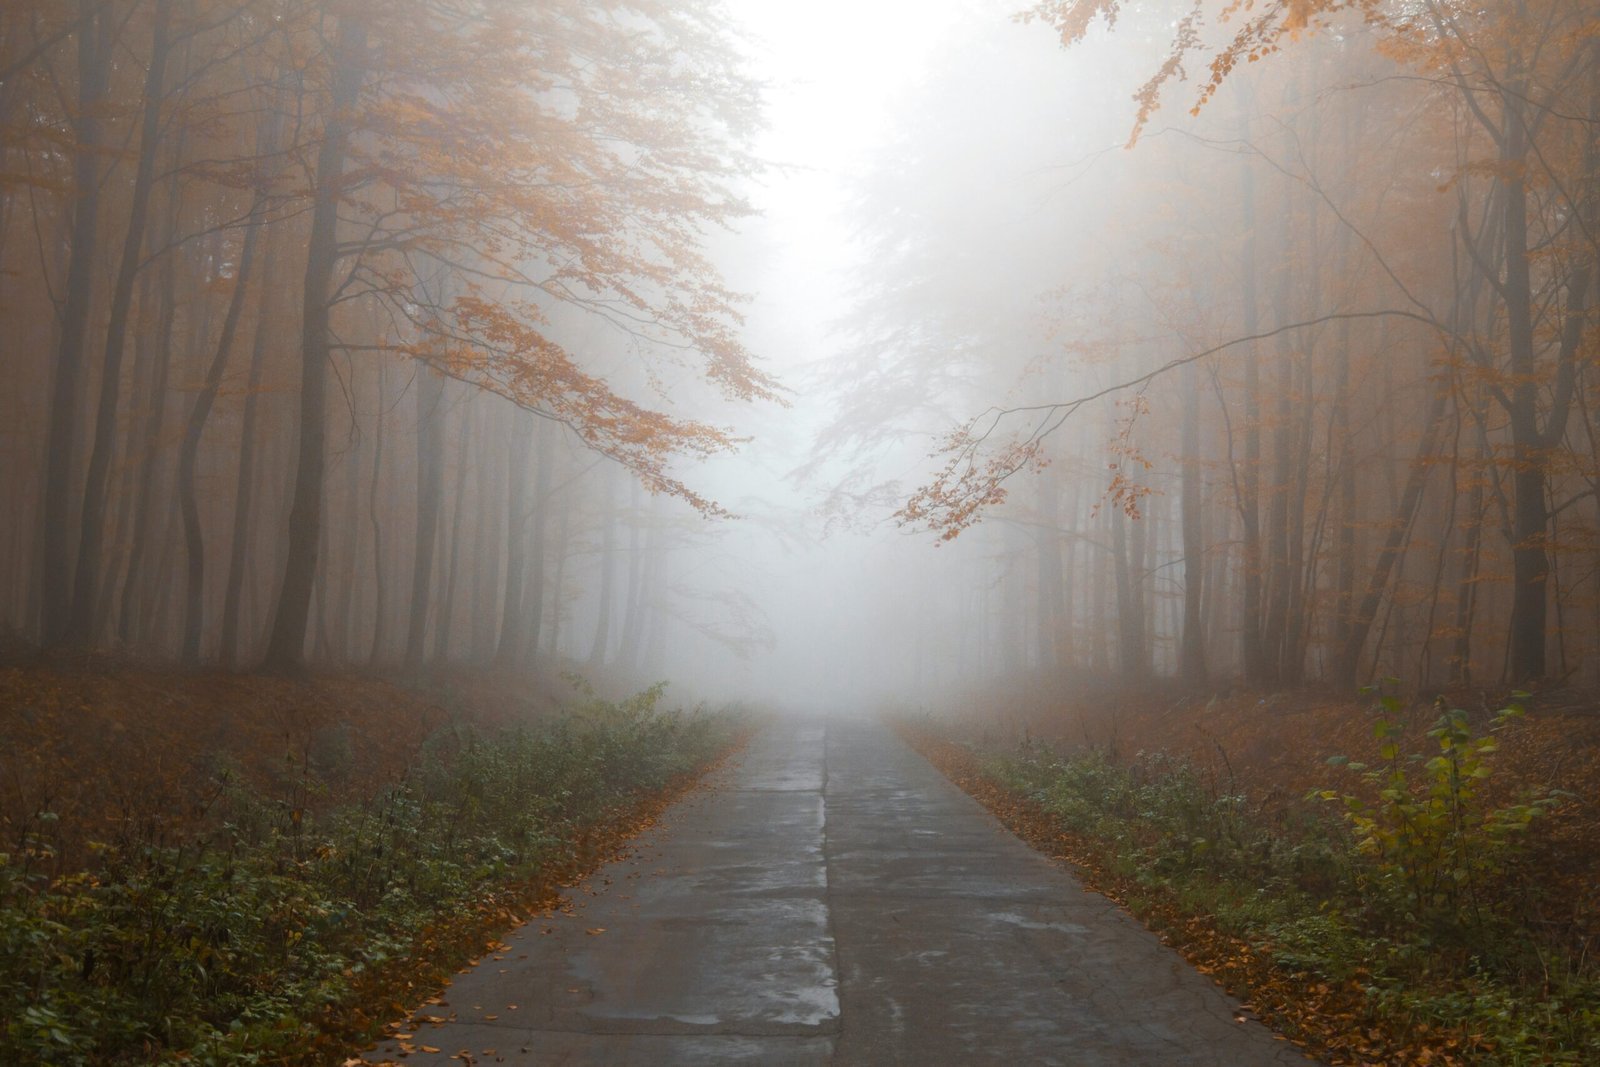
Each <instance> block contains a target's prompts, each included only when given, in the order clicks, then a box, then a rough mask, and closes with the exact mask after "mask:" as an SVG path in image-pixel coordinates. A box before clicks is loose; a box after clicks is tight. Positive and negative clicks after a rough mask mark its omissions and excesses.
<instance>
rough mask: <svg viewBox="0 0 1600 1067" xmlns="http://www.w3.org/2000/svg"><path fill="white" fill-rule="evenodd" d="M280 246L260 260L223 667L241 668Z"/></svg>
mask: <svg viewBox="0 0 1600 1067" xmlns="http://www.w3.org/2000/svg"><path fill="white" fill-rule="evenodd" d="M277 274H278V272H277V247H276V243H275V242H273V241H270V240H269V241H268V242H267V247H266V250H265V251H264V252H263V253H262V258H261V286H260V290H261V297H260V300H259V302H258V306H257V309H256V331H255V339H254V341H253V342H252V345H251V349H250V371H249V377H248V378H247V379H246V381H245V393H244V414H243V416H242V419H241V426H240V429H239V473H238V476H237V478H236V481H235V486H236V488H235V490H234V497H233V525H232V535H231V537H230V540H229V543H228V579H227V586H226V588H224V590H223V594H222V627H221V634H220V637H219V649H218V655H219V656H220V657H221V659H222V663H223V665H224V666H226V667H229V668H233V667H236V666H238V664H239V661H240V659H241V655H240V649H239V612H240V609H241V601H242V599H243V592H244V575H245V556H246V553H247V551H248V549H249V546H250V532H251V529H250V524H251V511H252V508H253V506H254V503H255V480H256V475H255V466H256V420H257V418H258V417H259V408H260V392H261V375H262V371H263V369H264V368H265V366H266V356H267V337H268V333H269V331H270V330H271V329H272V328H273V326H274V325H275V324H274V323H273V322H272V307H273V305H272V298H273V294H274V293H275V292H276V291H277V280H278V278H277Z"/></svg>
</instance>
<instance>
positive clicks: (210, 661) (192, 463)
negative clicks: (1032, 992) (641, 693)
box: [0, 0, 1600, 712]
mask: <svg viewBox="0 0 1600 1067" xmlns="http://www.w3.org/2000/svg"><path fill="white" fill-rule="evenodd" d="M1025 7H1026V5H1024V4H1022V3H1021V2H1020V0H1017V2H1013V3H996V2H991V0H939V2H931V0H921V2H912V0H871V2H856V3H851V4H845V3H842V2H834V0H827V2H818V3H812V4H807V5H780V4H772V3H769V2H766V0H737V2H732V3H729V4H727V5H725V6H720V5H718V4H715V3H712V2H710V0H684V2H681V3H667V4H663V5H660V6H655V5H642V6H632V5H612V4H570V3H564V2H559V3H550V4H538V5H499V4H493V3H481V2H475V0H462V2H459V3H452V4H446V5H435V6H426V5H411V4H409V0H382V2H380V0H372V3H371V5H370V9H369V8H362V7H360V6H359V5H358V6H357V7H356V8H354V9H351V11H350V12H347V13H345V14H344V15H343V16H342V17H341V16H339V15H337V14H336V13H335V12H334V9H333V8H331V7H327V5H323V4H320V3H316V2H309V0H308V2H289V0H228V2H221V3H209V2H208V3H199V2H197V0H196V2H191V0H140V2H138V3H135V2H133V0H103V2H95V0H91V2H87V3H85V4H81V5H78V6H77V7H74V6H72V5H67V4H64V3H61V2H59V0H27V2H25V3H23V4H22V5H21V6H19V7H15V8H11V9H8V12H7V14H5V15H4V16H0V128H3V129H4V131H5V134H4V140H3V141H0V164H3V165H0V341H3V344H4V346H5V353H4V363H3V367H0V382H3V388H0V435H3V436H0V454H3V456H4V457H5V463H4V465H3V466H4V469H3V472H0V489H3V491H4V493H5V496H6V499H7V500H9V501H10V502H11V505H10V506H9V507H8V508H7V509H6V514H5V517H4V519H3V520H0V524H3V525H0V562H3V571H0V612H3V615H0V625H3V626H4V627H5V629H6V631H7V632H8V633H9V634H10V635H12V636H13V637H14V638H15V642H14V643H16V644H17V645H19V646H20V647H25V648H28V649H30V650H31V649H36V648H43V649H44V650H46V651H47V652H50V651H56V650H71V651H82V650H92V651H94V652H96V653H106V654H111V655H115V656H131V657H135V658H138V659H149V660H154V661H158V662H180V663H185V664H189V665H197V666H205V667H223V668H226V669H230V670H256V669H268V670H287V671H291V672H297V671H302V670H305V669H313V670H333V671H338V670H360V671H374V672H378V673H404V674H413V673H417V672H427V671H448V670H452V669H463V670H475V671H490V670H493V671H503V672H510V673H513V674H519V675H522V674H525V675H527V676H529V677H532V678H535V679H538V680H539V681H540V683H541V684H548V685H550V686H552V687H556V686H558V685H559V684H561V683H559V682H558V681H557V679H559V678H561V677H562V676H563V675H566V674H578V675H583V676H586V677H588V678H589V679H590V680H591V681H593V682H594V683H595V684H596V685H598V686H600V687H602V688H604V689H607V690H616V691H622V690H625V689H629V688H637V687H640V686H643V685H646V684H649V683H650V682H653V681H655V680H658V679H666V680H668V681H669V682H670V683H671V686H672V688H671V690H670V692H671V693H672V694H673V695H674V696H675V697H678V698H681V699H683V700H687V701H694V700H701V699H704V700H711V701H723V700H744V701H752V702H758V703H762V704H766V705H770V706H775V707H784V708H794V709H822V710H849V711H859V712H867V711H872V710H875V709H878V708H881V707H884V706H898V707H913V708H916V707H935V706H945V705H951V704H958V703H974V702H977V703H981V704H984V705H985V706H988V705H989V704H990V703H992V704H993V705H994V706H997V707H998V706H999V705H1001V704H1005V703H1018V702H1024V703H1040V704H1048V703H1049V702H1051V701H1054V700H1058V699H1064V698H1065V697H1066V696H1067V695H1068V694H1071V693H1074V692H1083V691H1086V690H1087V689H1090V688H1092V687H1095V686H1101V685H1111V684H1117V685H1145V684H1149V683H1151V682H1155V681H1160V680H1166V679H1178V680H1181V681H1183V682H1185V683H1187V684H1190V685H1196V686H1198V685H1207V684H1229V683H1231V682H1233V681H1236V680H1243V681H1245V682H1247V683H1250V684H1258V685H1296V684H1300V683H1306V682H1311V683H1328V684H1333V685H1339V686H1353V685H1355V684H1360V683H1364V682H1368V681H1370V680H1372V679H1375V678H1379V677H1386V676H1394V677H1400V678H1403V679H1406V680H1408V681H1410V682H1413V683H1416V684H1419V685H1425V686H1442V685H1451V684H1464V683H1468V682H1487V683H1496V682H1502V681H1504V682H1509V683H1514V684H1524V683H1528V682H1532V681H1534V680H1537V679H1546V678H1549V679H1553V678H1572V677H1581V678H1585V679H1591V680H1592V677H1593V675H1594V674H1595V672H1596V670H1597V668H1600V664H1597V663H1596V657H1595V655H1594V651H1595V642H1596V637H1597V630H1600V587H1597V583H1600V540H1597V537H1596V532H1597V520H1600V495H1597V492H1596V489H1595V486H1596V485H1597V484H1600V483H1597V481H1596V479H1597V477H1600V444H1597V441H1600V437H1597V435H1596V430H1597V428H1600V393H1597V391H1596V390H1597V388H1600V379H1597V378H1596V376H1595V369H1594V366H1595V360H1594V349H1593V345H1594V331H1593V322H1592V320H1593V317H1594V313H1593V311H1592V308H1591V305H1592V304H1593V302H1594V293H1593V289H1594V286H1595V284H1596V277H1597V274H1600V271H1597V269H1596V264H1595V258H1596V254H1597V251H1600V243H1597V241H1596V238H1595V233H1596V232H1597V230H1596V226H1597V225H1600V213H1597V212H1600V188H1597V187H1596V184H1595V183H1596V179H1595V172H1596V171H1595V166H1594V162H1595V160H1596V159H1597V158H1600V143H1597V128H1600V122H1597V120H1600V61H1597V58H1596V52H1595V50H1594V49H1593V47H1592V46H1591V45H1590V44H1587V43H1585V42H1586V40H1587V38H1585V37H1583V35H1582V34H1580V33H1578V32H1577V29H1578V27H1579V25H1580V23H1581V20H1582V18H1583V17H1584V11H1583V8H1582V5H1580V4H1577V3H1575V2H1572V0H1554V2H1550V3H1545V4H1542V5H1535V7H1537V8H1538V11H1536V12H1535V11H1525V10H1523V9H1520V8H1519V9H1518V11H1517V12H1510V11H1506V12H1501V11H1498V10H1489V11H1478V10H1472V11H1465V10H1463V11H1461V12H1453V14H1454V15H1455V16H1456V17H1455V18H1453V19H1448V20H1447V19H1444V18H1443V17H1442V16H1440V15H1439V12H1438V10H1437V9H1434V8H1429V9H1427V10H1412V9H1411V8H1409V7H1406V6H1404V5H1396V6H1395V7H1394V9H1393V10H1392V11H1389V10H1387V9H1385V11H1384V12H1383V13H1382V17H1380V14H1379V13H1377V12H1374V13H1372V14H1371V15H1370V16H1369V17H1366V18H1363V17H1362V16H1361V15H1360V14H1359V13H1351V12H1341V11H1336V10H1333V9H1332V8H1331V7H1329V6H1326V5H1312V6H1311V7H1309V8H1307V9H1306V10H1305V11H1300V10H1299V9H1298V8H1295V7H1293V6H1292V5H1291V6H1290V7H1284V8H1279V7H1273V8H1272V9H1271V10H1270V11H1267V12H1265V13H1257V12H1254V11H1250V12H1233V13H1232V15H1231V16H1227V15H1226V14H1225V13H1224V12H1223V11H1222V7H1221V5H1211V4H1206V5H1201V6H1200V7H1199V8H1195V9H1191V7H1190V5H1187V4H1184V5H1173V4H1154V5H1145V6H1139V7H1122V8H1118V7H1116V6H1114V5H1113V6H1106V5H1098V4H1088V3H1067V4H1061V3H1053V2H1046V3H1042V4H1039V5H1037V6H1036V7H1034V8H1028V9H1027V10H1026V11H1025V10H1024V8H1025ZM80 8H81V10H80ZM413 8H415V10H413ZM1430 12H1432V14H1431V15H1430ZM1024 14H1027V15H1029V16H1030V17H1026V18H1021V17H1018V16H1020V15H1024ZM1107 16H1114V24H1112V21H1111V19H1109V18H1108V17H1107ZM1488 39H1493V40H1496V41H1499V42H1503V43H1504V44H1505V49H1504V52H1505V55H1503V56H1502V55H1500V54H1498V53H1496V54H1495V55H1493V56H1491V55H1490V54H1489V52H1487V51H1485V50H1483V49H1479V48H1477V47H1476V44H1477V42H1480V41H1482V40H1488Z"/></svg>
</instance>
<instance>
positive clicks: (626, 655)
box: [617, 480, 644, 667]
mask: <svg viewBox="0 0 1600 1067" xmlns="http://www.w3.org/2000/svg"><path fill="white" fill-rule="evenodd" d="M641 495H642V494H641V493H640V489H639V483H638V481H637V480H635V481H634V482H633V484H632V485H630V486H629V487H628V520H629V522H628V585H627V589H626V592H625V593H624V594H623V603H624V605H625V609H624V611H623V617H622V640H621V642H620V643H619V648H618V651H617V659H618V661H619V662H621V663H622V664H623V666H624V667H627V666H632V665H635V664H637V663H638V661H639V637H640V634H641V633H642V631H643V627H644V605H643V600H644V586H643V583H644V530H643V529H642V528H641V523H642V522H643V520H644V515H643V512H642V511H641V509H640V496H641Z"/></svg>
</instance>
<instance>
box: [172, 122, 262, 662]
mask: <svg viewBox="0 0 1600 1067" xmlns="http://www.w3.org/2000/svg"><path fill="white" fill-rule="evenodd" d="M272 150H273V149H271V148H268V149H267V151H272ZM262 206H263V205H262V201H261V200H260V199H259V198H258V199H257V200H256V202H255V204H253V205H252V207H251V212H250V221H249V222H248V223H247V224H246V225H245V230H244V242H243V244H242V246H241V248H240V250H239V271H238V274H237V276H236V277H235V278H234V283H233V292H232V294H230V295H229V297H228V311H227V314H226V315H225V316H224V317H223V320H222V335H221V336H220V337H219V338H218V339H217V350H216V353H215V354H214V355H213V356H212V357H211V365H210V366H209V367H207V368H206V376H205V380H204V382H203V383H202V384H201V386H200V393H199V395H197V396H196V397H195V399H194V407H193V408H191V409H190V411H189V422H188V424H187V425H186V426H185V427H184V431H183V443H182V445H180V446H179V449H178V486H177V488H178V507H179V510H180V512H181V514H182V516H183V540H184V545H185V547H186V549H187V552H188V566H187V568H186V569H185V574H184V590H183V592H184V597H183V603H184V609H183V648H182V653H181V658H182V661H183V662H184V663H185V664H187V665H189V666H193V665H194V664H196V663H198V662H199V661H200V633H201V623H202V621H203V617H204V614H205V566H206V556H205V541H204V538H203V535H202V532H201V526H200V499H199V496H198V494H197V493H196V492H195V467H196V465H197V464H198V462H199V457H200V436H201V434H203V433H204V432H205V427H206V419H207V418H209V417H210V415H211V408H212V406H213V405H214V404H215V403H216V400H217V391H218V390H219V389H221V388H222V375H223V372H224V371H225V370H227V367H228V353H229V352H230V351H231V350H232V348H233V337H234V334H235V333H236V332H237V331H238V328H239V318H240V316H241V315H242V314H243V313H244V301H245V296H246V294H247V292H248V289H249V284H250V271H251V267H252V266H253V264H254V262H255V253H256V239H257V237H258V235H259V234H260V232H261V209H262Z"/></svg>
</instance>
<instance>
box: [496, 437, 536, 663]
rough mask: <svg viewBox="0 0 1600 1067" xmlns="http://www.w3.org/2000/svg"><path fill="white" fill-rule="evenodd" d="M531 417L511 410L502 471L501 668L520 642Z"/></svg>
mask: <svg viewBox="0 0 1600 1067" xmlns="http://www.w3.org/2000/svg"><path fill="white" fill-rule="evenodd" d="M533 419H534V416H532V415H528V414H526V413H524V412H521V411H515V412H512V424H511V463H510V464H509V465H508V467H507V470H506V481H507V482H508V483H509V485H508V488H507V494H506V591H505V599H504V600H503V602H502V605H501V607H502V610H501V613H500V643H499V645H498V646H497V647H496V648H495V653H494V660H495V662H496V663H497V664H499V665H500V666H502V667H509V666H511V665H512V664H514V663H515V662H516V661H517V659H518V658H519V657H520V656H521V655H522V649H523V644H524V630H523V616H524V610H523V603H522V593H523V589H522V584H523V571H524V569H525V568H526V566H527V560H528V540H527V539H528V532H529V531H528V520H529V518H530V515H529V509H528V478H527V475H526V473H525V472H524V469H523V464H524V463H525V462H526V461H527V457H528V453H529V452H530V451H531V450H532V447H533Z"/></svg>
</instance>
